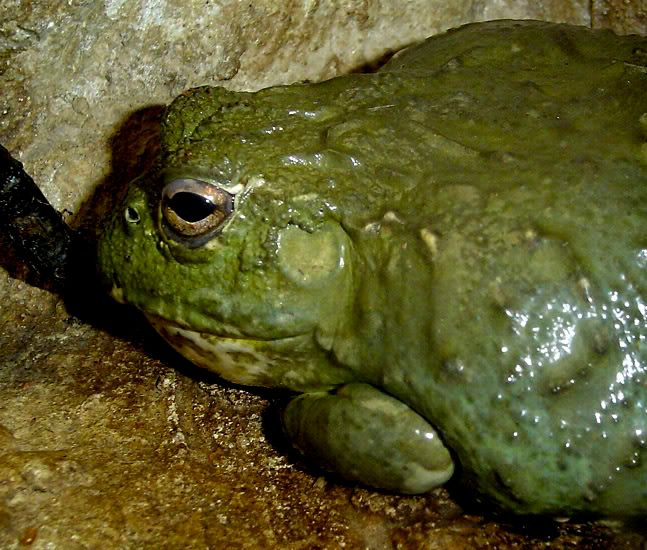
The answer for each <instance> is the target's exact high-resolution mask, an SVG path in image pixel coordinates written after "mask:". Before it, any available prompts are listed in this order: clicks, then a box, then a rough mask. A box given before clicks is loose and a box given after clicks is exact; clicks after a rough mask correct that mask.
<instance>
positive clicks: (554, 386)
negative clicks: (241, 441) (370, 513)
mask: <svg viewBox="0 0 647 550" xmlns="http://www.w3.org/2000/svg"><path fill="white" fill-rule="evenodd" d="M645 52H647V39H645V38H640V37H637V36H631V37H618V36H616V35H614V34H612V33H611V32H609V31H590V30H588V29H583V28H578V27H571V26H567V25H555V24H550V23H541V22H516V21H496V22H488V23H482V24H473V25H468V26H465V27H462V28H460V29H458V30H454V31H450V32H448V33H446V34H443V35H440V36H437V37H432V38H431V39H428V40H427V41H425V42H423V43H421V44H419V45H417V46H414V47H412V48H409V49H408V50H405V51H404V52H402V53H400V54H398V55H396V56H394V57H393V58H392V59H391V60H390V61H389V62H388V63H387V64H386V65H385V66H384V67H383V68H382V69H381V70H379V71H378V72H376V73H371V74H352V75H346V76H341V77H338V78H335V79H332V80H329V81H326V82H322V83H318V84H311V83H302V84H295V85H290V86H278V87H274V88H268V89H265V90H261V91H259V92H255V93H245V92H231V91H227V90H225V89H223V88H212V87H204V88H198V89H194V90H190V91H188V92H186V93H185V94H183V95H182V96H180V97H179V98H177V99H176V100H175V101H174V102H173V104H172V105H171V106H170V107H169V109H168V111H167V113H166V115H165V118H164V121H163V132H162V153H161V156H160V160H159V162H158V165H157V166H156V168H155V169H154V170H153V171H152V172H151V173H149V174H146V175H144V176H143V177H141V178H139V179H138V180H136V181H135V182H133V183H132V184H131V186H130V187H129V189H128V192H127V196H126V197H125V199H124V202H123V204H121V205H120V206H119V207H118V208H117V209H116V210H115V213H114V215H113V217H112V218H111V220H110V222H109V223H108V224H107V227H106V229H105V231H104V233H103V235H102V238H101V239H100V242H99V247H98V248H99V268H100V272H101V275H102V277H103V279H104V280H105V282H106V284H108V285H109V286H110V287H111V289H112V293H113V295H114V296H115V297H116V298H117V299H119V300H121V301H124V302H128V303H131V304H133V305H135V306H136V307H138V308H140V309H141V310H142V311H144V313H145V314H146V316H147V317H148V318H149V320H150V321H151V323H152V324H153V326H155V328H156V329H157V330H158V331H159V332H160V334H161V335H162V336H163V337H164V338H166V340H168V341H169V342H170V343H171V344H172V345H173V346H174V347H175V348H176V349H178V350H179V351H180V352H181V353H182V354H184V355H185V356H186V357H188V358H189V359H191V360H192V361H194V362H195V363H196V364H198V365H201V366H204V367H206V368H209V369H211V370H213V371H215V372H217V373H219V374H220V375H221V376H223V377H224V378H227V379H229V380H231V381H233V382H236V383H241V384H251V385H260V386H267V387H280V388H287V389H290V390H293V391H295V392H299V395H298V396H297V397H295V399H293V400H292V402H291V403H290V404H289V405H288V407H287V408H286V411H285V414H284V417H283V422H284V426H285V429H286V432H287V433H288V435H289V436H290V437H291V438H292V440H293V441H294V443H295V445H296V446H297V447H298V448H300V449H301V450H302V451H303V452H304V453H305V454H306V455H307V456H310V457H312V458H313V459H314V460H315V461H317V462H319V463H320V464H321V465H322V466H323V467H325V468H327V469H331V470H333V471H336V472H338V473H340V474H341V475H344V476H345V477H348V478H350V479H354V480H358V481H361V482H363V483H368V484H371V485H374V486H377V487H381V488H385V489H389V490H397V491H403V492H414V493H415V492H422V491H426V490H429V489H431V488H433V487H435V486H437V485H439V484H442V483H443V482H445V481H446V480H448V479H449V478H450V477H451V476H452V475H459V476H460V478H461V481H462V483H463V484H464V485H465V487H467V488H468V489H469V490H473V494H474V498H475V499H476V500H478V501H488V502H493V503H495V504H496V505H497V506H499V507H500V508H501V509H504V510H507V511H512V512H515V513H520V514H559V515H565V514H571V513H576V514H577V513H584V514H587V513H592V514H601V515H612V516H613V515H616V516H622V515H631V516H644V515H646V514H647V232H646V231H645V229H644V224H645V222H646V221H647V143H646V141H647V56H646V54H645ZM455 471H457V473H456V474H454V473H455Z"/></svg>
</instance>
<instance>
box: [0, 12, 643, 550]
mask: <svg viewBox="0 0 647 550" xmlns="http://www.w3.org/2000/svg"><path fill="white" fill-rule="evenodd" d="M643 4H644V3H641V2H634V3H631V2H630V3H627V2H620V1H619V2H614V1H612V0H608V1H606V0H604V1H603V0H596V1H594V2H592V3H589V2H585V1H583V0H572V1H557V0H544V1H543V2H532V1H530V0H522V1H513V0H491V1H490V0H459V1H457V2H456V1H455V2H446V1H440V0H438V1H432V2H430V1H429V0H408V1H406V2H396V1H387V0H383V1H376V2H368V1H365V0H343V1H340V2H318V1H316V0H314V1H306V0H302V1H297V0H290V1H287V2H281V3H279V2H275V1H273V0H258V1H256V2H238V1H220V2H214V1H206V2H205V1H201V2H197V1H180V0H142V1H140V2H125V1H124V0H106V1H105V2H68V1H64V0H58V1H53V2H47V3H45V2H30V1H27V2H26V1H24V0H4V1H3V2H2V4H0V86H1V89H2V94H1V95H0V142H2V143H3V144H4V145H5V146H6V147H7V148H9V149H10V150H11V151H12V152H13V153H14V155H15V156H17V157H18V158H19V159H20V160H21V161H22V162H23V163H24V164H25V168H26V169H27V171H28V172H29V173H30V174H31V175H32V176H34V178H35V180H36V181H37V182H38V183H39V184H40V185H41V187H42V189H43V190H44V192H45V194H46V195H47V196H48V198H49V199H50V201H52V203H53V204H54V206H55V207H56V208H58V209H61V210H63V209H66V210H68V211H69V212H71V213H73V215H70V216H69V217H70V219H71V220H72V222H73V223H75V224H77V225H83V226H86V227H91V226H92V224H93V223H96V219H97V215H100V214H101V211H102V208H104V207H105V206H104V205H106V204H109V203H110V200H111V199H110V198H111V195H112V193H113V192H116V190H117V189H118V188H119V187H120V186H123V184H124V183H125V182H126V180H127V179H128V178H130V177H131V176H133V175H135V174H136V173H137V172H138V171H139V170H141V168H142V166H144V165H145V164H146V163H147V162H148V161H149V159H150V158H151V157H152V155H154V152H155V136H156V122H157V118H158V116H159V113H160V105H162V104H164V103H167V102H168V101H169V100H170V99H172V97H173V96H175V95H176V94H177V93H179V92H181V91H182V90H183V89H185V88H187V87H191V86H195V85H199V84H221V85H225V86H227V87H231V88H235V89H258V88H260V87H263V86H267V85H271V84H277V83H285V82H290V81H294V80H300V79H304V78H307V79H322V78H327V77H330V76H333V75H334V74H337V73H339V72H344V71H348V70H352V69H356V68H359V67H361V66H362V65H365V64H366V63H370V62H374V61H375V60H377V59H379V58H380V57H381V56H382V55H384V54H385V53H387V52H389V51H393V50H396V49H398V48H400V47H402V46H403V45H406V44H408V43H411V42H414V41H416V40H419V39H421V38H423V37H425V36H427V35H430V34H433V33H435V32H438V31H440V30H443V29H445V28H448V27H452V26H456V25H458V24H461V23H464V22H467V21H473V20H482V19H493V18H499V17H514V18H519V17H530V18H539V19H548V20H554V21H568V22H572V23H579V24H586V25H588V24H591V23H593V24H594V25H596V26H612V27H614V28H616V29H618V30H620V31H623V32H630V31H631V32H638V31H640V32H646V31H647V29H646V28H645V26H646V23H645V8H644V5H643ZM97 187H100V189H101V191H100V193H99V194H98V195H95V189H97ZM97 197H98V198H97ZM0 240H1V239H0ZM3 254H4V252H3V253H2V255H3ZM2 255H0V257H1V256H2ZM6 262H7V260H6V257H4V258H3V262H2V265H5V264H6ZM88 262H91V259H90V258H88ZM5 266H6V265H5ZM11 273H12V275H13V276H10V275H9V274H8V272H6V271H5V270H0V304H2V305H1V306H0V308H1V309H0V547H2V548H21V547H32V548H65V549H68V548H140V547H155V548H178V547H183V548H218V547H228V548H257V547H263V546H265V547H289V548H336V547H346V548H391V547H402V548H411V547H416V548H447V547H452V548H474V547H485V546H491V547H496V548H505V547H524V548H543V547H551V548H566V547H573V546H581V547H596V548H605V547H608V548H640V547H641V546H642V545H644V544H645V541H646V540H647V538H646V537H647V533H645V531H644V528H642V527H638V526H634V527H631V526H618V525H609V524H602V523H594V524H591V523H576V522H562V523H556V522H552V521H546V522H544V523H528V522H522V521H520V520H509V521H495V520H494V519H492V518H487V517H483V516H481V515H476V514H478V513H483V511H482V510H481V511H477V510H466V509H464V508H461V506H460V505H459V504H457V502H456V500H455V499H452V497H456V495H454V494H453V493H450V492H448V491H447V490H445V489H441V490H438V491H436V492H434V493H432V494H429V495H426V496H421V497H402V496H395V495H387V494H381V493H378V492H375V491H369V490H366V489H361V488H355V487H351V486H348V485H345V484H343V483H339V482H337V481H336V480H333V479H330V478H328V477H324V476H321V475H319V474H318V473H317V472H314V471H312V470H311V469H310V468H309V467H308V466H306V465H304V464H302V463H301V462H300V461H299V459H298V458H297V457H295V456H294V455H293V454H292V453H291V452H289V450H288V449H287V448H286V447H285V443H284V441H283V440H282V438H281V436H280V434H278V433H277V432H276V430H275V425H276V423H275V421H276V418H275V416H274V410H275V406H276V402H275V399H276V397H275V396H274V395H273V394H269V393H263V392H258V391H253V390H252V391H248V390H245V389H240V388H234V387H231V386H228V385H226V384H223V383H221V382H220V381H219V380H217V379H215V378H213V377H211V376H210V375H209V374H208V373H205V372H202V371H200V370H198V369H196V368H194V367H192V366H190V365H188V364H186V363H185V362H184V361H183V360H182V359H181V358H179V357H178V356H176V355H174V354H173V353H172V352H171V351H169V350H168V349H167V348H166V347H165V346H164V345H163V344H162V343H161V342H160V341H159V340H158V339H157V337H156V336H155V335H153V334H152V332H151V331H150V330H149V329H148V328H147V327H146V325H145V323H144V322H143V321H142V319H141V318H140V317H139V316H138V315H137V314H135V313H134V312H132V311H131V310H128V309H125V308H121V307H119V306H117V305H115V304H112V303H111V302H110V301H109V300H108V299H107V298H103V297H101V296H99V295H98V294H97V293H95V291H94V289H93V287H92V285H91V284H87V285H86V287H79V289H78V295H74V296H70V297H69V298H68V301H67V302H66V303H65V302H63V301H62V300H61V299H60V298H59V297H57V296H56V295H54V294H52V293H49V292H46V291H44V290H40V289H38V288H35V287H33V286H30V285H28V284H26V283H25V282H23V281H22V280H21V276H20V274H19V273H17V272H15V271H11ZM279 399H280V396H279ZM641 529H642V530H641Z"/></svg>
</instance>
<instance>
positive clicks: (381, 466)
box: [283, 383, 454, 493]
mask: <svg viewBox="0 0 647 550" xmlns="http://www.w3.org/2000/svg"><path fill="white" fill-rule="evenodd" d="M283 427H284V430H285V432H286V433H287V435H288V437H289V438H290V439H291V440H292V443H293V445H294V446H295V447H296V448H297V449H299V450H300V451H301V452H302V453H303V455H304V456H306V458H308V459H309V460H312V461H313V462H314V463H316V464H318V465H319V466H321V467H322V468H323V469H325V470H327V471H331V472H335V473H337V474H339V475H341V476H342V477H344V478H346V479H349V480H352V481H359V482H360V483H363V484H366V485H370V486H372V487H377V488H381V489H387V490H392V491H398V492H402V493H422V492H425V491H429V490H430V489H433V488H434V487H437V486H439V485H442V484H443V483H445V482H446V481H447V480H448V479H449V478H450V477H451V476H452V474H453V472H454V463H453V461H452V458H451V456H450V454H449V451H448V450H447V448H446V447H445V446H444V445H443V443H442V441H441V440H440V438H439V437H438V434H437V433H436V431H435V430H434V429H433V428H432V426H431V425H430V424H429V423H428V422H427V421H426V420H425V419H424V418H423V417H422V416H420V415H419V414H417V413H416V412H414V411H413V410H412V409H410V408H409V407H408V406H407V405H405V404H404V403H402V402H401V401H398V400H397V399H395V398H394V397H391V396H389V395H386V394H385V393H382V392H381V391H379V390H377V389H375V388H374V387H373V386H370V385H368V384H359V383H354V384H347V385H345V386H341V387H340V388H338V389H336V390H334V391H332V392H328V393H325V392H320V393H305V394H301V395H299V396H297V397H295V398H294V399H292V401H290V403H289V404H288V406H287V407H286V408H285V410H284V412H283Z"/></svg>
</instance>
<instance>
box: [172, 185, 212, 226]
mask: <svg viewBox="0 0 647 550" xmlns="http://www.w3.org/2000/svg"><path fill="white" fill-rule="evenodd" d="M168 206H169V208H171V209H172V210H173V211H174V212H175V213H176V214H177V215H178V216H179V217H180V218H182V219H183V220H185V221H187V222H189V223H195V222H199V221H200V220H204V219H205V218H207V217H208V216H210V215H211V214H212V213H213V212H214V210H216V208H217V205H215V204H214V203H213V202H211V201H210V200H209V199H207V198H205V197H203V196H202V195H198V194H197V193H191V192H188V191H180V192H178V193H175V195H173V196H172V197H171V198H170V199H169V200H168Z"/></svg>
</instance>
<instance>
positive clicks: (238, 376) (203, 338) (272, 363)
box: [146, 314, 303, 386]
mask: <svg viewBox="0 0 647 550" xmlns="http://www.w3.org/2000/svg"><path fill="white" fill-rule="evenodd" d="M146 317H147V319H148V321H149V322H150V324H151V326H152V327H153V328H154V329H155V330H156V331H157V333H158V334H159V335H160V336H161V337H162V338H164V340H166V341H167V342H168V343H169V344H170V345H171V346H172V347H173V348H174V349H175V350H176V351H177V352H178V353H180V354H181V355H183V356H184V357H186V358H187V359H189V360H190V361H191V362H192V363H194V364H196V365H198V366H199V367H202V368H205V369H207V370H210V371H212V372H215V373H216V374H218V375H219V376H221V377H222V378H224V379H226V380H229V381H230V382H234V383H236V384H243V385H255V386H258V385H265V384H263V381H264V380H267V379H268V378H269V371H271V370H272V369H273V368H274V367H276V366H277V365H278V360H277V357H276V354H275V353H272V352H273V351H274V349H275V348H277V347H281V345H282V344H285V343H290V342H295V341H299V340H301V339H302V338H303V336H291V337H285V338H278V339H273V340H263V339H254V338H246V337H244V336H241V337H239V336H221V335H218V334H211V333H207V332H199V331H195V330H191V329H187V328H182V327H181V326H178V325H176V324H175V323H172V322H170V321H168V320H166V319H163V318H161V317H157V316H155V315H149V314H146Z"/></svg>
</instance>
